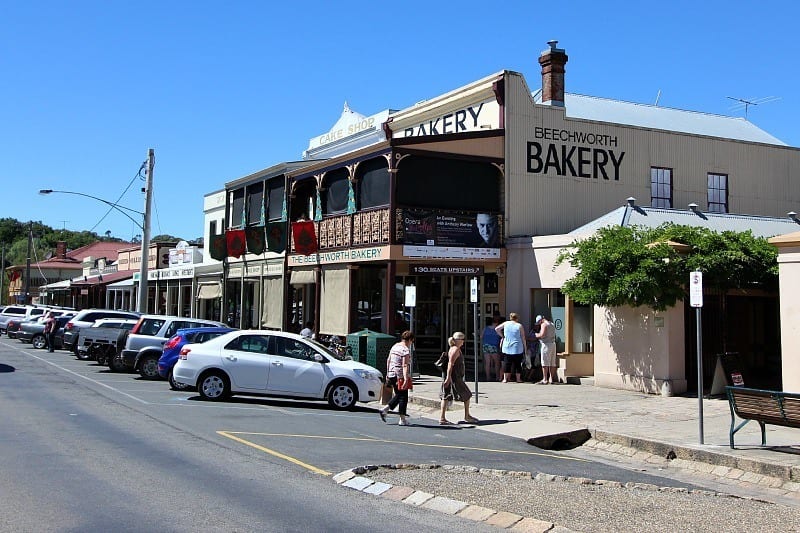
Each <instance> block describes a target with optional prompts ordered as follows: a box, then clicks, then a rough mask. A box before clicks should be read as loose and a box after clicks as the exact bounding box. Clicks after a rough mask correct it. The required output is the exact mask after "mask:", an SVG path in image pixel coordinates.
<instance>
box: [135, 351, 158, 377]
mask: <svg viewBox="0 0 800 533" xmlns="http://www.w3.org/2000/svg"><path fill="white" fill-rule="evenodd" d="M139 375H140V376H142V377H143V378H144V379H151V380H156V379H161V376H159V375H158V358H157V357H154V356H152V355H145V356H144V357H142V358H141V359H139Z"/></svg>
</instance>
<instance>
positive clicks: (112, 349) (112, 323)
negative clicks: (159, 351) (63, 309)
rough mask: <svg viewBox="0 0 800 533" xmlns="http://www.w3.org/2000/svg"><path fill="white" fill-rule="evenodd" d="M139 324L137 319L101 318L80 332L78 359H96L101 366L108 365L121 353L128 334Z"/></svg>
mask: <svg viewBox="0 0 800 533" xmlns="http://www.w3.org/2000/svg"><path fill="white" fill-rule="evenodd" d="M137 322H138V319H135V318H100V319H98V320H95V322H94V324H92V325H91V326H89V327H88V328H83V329H81V331H80V332H78V341H77V344H78V347H77V348H78V350H77V357H78V359H81V360H84V361H86V360H89V359H94V360H95V361H97V363H98V364H100V365H107V364H108V361H109V359H111V358H112V357H114V356H115V355H117V354H118V353H119V350H120V349H121V346H124V345H125V339H127V332H129V331H130V330H132V329H133V327H134V326H135V325H136V323H137Z"/></svg>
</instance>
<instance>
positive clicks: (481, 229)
mask: <svg viewBox="0 0 800 533" xmlns="http://www.w3.org/2000/svg"><path fill="white" fill-rule="evenodd" d="M403 229H404V230H405V231H404V233H405V238H404V240H403V242H404V243H405V244H417V245H425V246H463V247H468V248H500V220H499V215H494V214H490V213H479V214H477V215H462V214H450V213H441V212H434V211H426V210H421V209H407V210H404V211H403Z"/></svg>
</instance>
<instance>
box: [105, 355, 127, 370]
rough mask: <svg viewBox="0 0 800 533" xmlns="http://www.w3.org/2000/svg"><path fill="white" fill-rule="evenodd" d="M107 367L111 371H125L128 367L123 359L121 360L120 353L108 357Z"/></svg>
mask: <svg viewBox="0 0 800 533" xmlns="http://www.w3.org/2000/svg"><path fill="white" fill-rule="evenodd" d="M108 368H110V369H111V371H112V372H125V371H126V370H127V369H128V367H127V366H125V361H123V360H122V356H121V355H114V356H111V357H109V358H108Z"/></svg>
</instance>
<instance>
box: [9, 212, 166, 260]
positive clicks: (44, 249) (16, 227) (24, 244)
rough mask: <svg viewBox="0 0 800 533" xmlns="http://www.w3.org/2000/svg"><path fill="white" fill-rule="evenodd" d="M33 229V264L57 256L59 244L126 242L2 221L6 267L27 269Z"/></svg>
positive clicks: (70, 246) (158, 238)
mask: <svg viewBox="0 0 800 533" xmlns="http://www.w3.org/2000/svg"><path fill="white" fill-rule="evenodd" d="M29 224H30V226H31V229H32V232H33V240H32V247H31V262H34V263H35V262H37V261H43V260H44V259H45V258H46V257H47V255H48V254H54V253H55V250H56V243H57V242H58V241H65V242H66V243H67V249H68V250H74V249H76V248H80V247H81V246H86V245H87V244H91V243H93V242H97V241H102V242H126V241H125V240H124V239H120V238H118V237H112V236H111V235H110V233H106V234H104V235H98V234H97V233H94V232H92V231H71V230H66V229H54V228H51V227H50V226H48V225H46V224H42V222H31V223H29V222H21V221H19V220H17V219H14V218H0V246H3V247H4V248H5V264H3V265H2V267H3V268H6V267H8V266H12V265H24V264H25V263H26V261H27V258H28V226H29ZM180 240H182V239H180V238H179V237H173V236H171V235H156V236H155V237H153V238H152V239H151V242H178V241H180Z"/></svg>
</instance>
